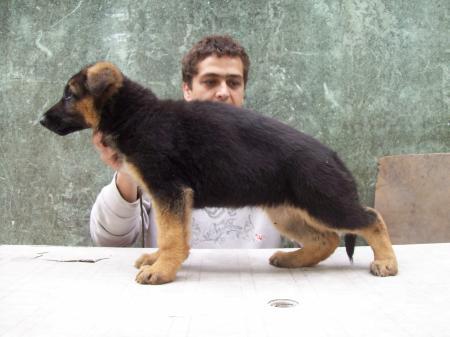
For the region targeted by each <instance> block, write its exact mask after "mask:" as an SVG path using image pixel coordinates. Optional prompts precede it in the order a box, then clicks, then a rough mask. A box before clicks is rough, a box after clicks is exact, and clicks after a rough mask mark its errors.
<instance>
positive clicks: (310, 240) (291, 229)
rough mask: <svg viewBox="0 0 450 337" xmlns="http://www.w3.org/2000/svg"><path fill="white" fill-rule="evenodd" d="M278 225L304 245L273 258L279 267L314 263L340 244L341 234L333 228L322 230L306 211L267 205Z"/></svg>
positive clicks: (283, 232) (280, 252)
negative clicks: (307, 220)
mask: <svg viewBox="0 0 450 337" xmlns="http://www.w3.org/2000/svg"><path fill="white" fill-rule="evenodd" d="M265 211H266V212H267V214H268V215H269V217H270V218H271V220H272V222H273V223H274V225H275V227H276V228H277V229H278V230H279V231H280V232H281V233H282V234H283V235H285V236H287V237H288V238H290V239H293V240H295V241H297V242H298V243H300V244H301V245H302V248H301V249H298V250H296V251H293V252H282V251H278V252H276V253H275V254H273V255H272V256H271V258H270V260H269V262H270V264H272V265H273V266H276V267H285V268H298V267H311V266H314V265H316V264H318V263H319V262H321V261H323V260H325V259H326V258H328V257H329V256H330V255H331V254H333V252H334V251H335V250H336V248H337V247H338V245H339V241H340V240H339V236H338V235H337V234H336V233H334V232H332V231H322V230H318V229H316V228H314V227H312V226H310V225H308V224H307V222H306V220H305V219H304V217H303V216H302V213H301V212H299V211H296V210H295V209H294V208H291V207H276V208H266V209H265Z"/></svg>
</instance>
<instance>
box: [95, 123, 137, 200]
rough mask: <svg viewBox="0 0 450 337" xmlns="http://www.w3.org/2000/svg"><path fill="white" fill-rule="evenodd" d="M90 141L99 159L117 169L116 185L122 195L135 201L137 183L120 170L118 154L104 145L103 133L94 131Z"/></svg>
mask: <svg viewBox="0 0 450 337" xmlns="http://www.w3.org/2000/svg"><path fill="white" fill-rule="evenodd" d="M92 143H93V144H94V146H95V148H96V149H97V150H98V152H99V153H100V158H101V160H102V161H103V162H104V163H105V164H106V165H108V166H109V167H111V168H113V169H114V170H115V171H117V176H116V186H117V189H118V190H119V192H120V194H121V195H122V197H123V198H124V199H125V200H126V201H128V202H134V201H136V200H137V198H138V197H137V184H136V182H135V181H134V180H133V178H131V176H130V175H129V174H128V173H126V172H123V171H121V168H122V166H123V162H122V160H121V159H120V158H119V154H118V153H117V152H116V151H114V150H113V149H112V148H110V147H109V146H106V145H105V143H104V142H103V134H102V133H101V132H99V131H97V132H94V134H93V135H92Z"/></svg>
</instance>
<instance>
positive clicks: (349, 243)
mask: <svg viewBox="0 0 450 337" xmlns="http://www.w3.org/2000/svg"><path fill="white" fill-rule="evenodd" d="M344 242H345V250H346V252H347V256H348V258H349V259H350V262H353V253H354V252H355V244H356V235H355V234H345V236H344Z"/></svg>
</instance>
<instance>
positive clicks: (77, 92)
mask: <svg viewBox="0 0 450 337" xmlns="http://www.w3.org/2000/svg"><path fill="white" fill-rule="evenodd" d="M69 89H70V92H72V93H73V94H74V95H76V96H81V93H80V87H79V86H78V83H77V82H76V81H74V80H71V81H70V82H69Z"/></svg>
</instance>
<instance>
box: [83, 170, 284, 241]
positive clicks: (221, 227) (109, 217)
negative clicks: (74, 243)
mask: <svg viewBox="0 0 450 337" xmlns="http://www.w3.org/2000/svg"><path fill="white" fill-rule="evenodd" d="M143 207H144V217H143V218H144V227H145V233H144V236H145V246H146V247H157V243H156V237H157V235H156V231H157V227H156V223H155V218H154V213H153V211H152V207H151V200H150V199H149V197H148V196H147V195H144V196H143ZM141 228H142V225H141V210H140V206H139V200H138V201H135V202H133V203H129V202H127V201H126V200H124V199H123V198H122V196H121V195H120V192H119V190H118V189H117V186H116V183H115V176H114V179H113V180H112V181H111V183H110V184H109V185H107V186H105V187H104V188H103V189H102V190H101V192H100V194H99V195H98V196H97V199H96V201H95V203H94V206H93V207H92V210H91V218H90V231H91V237H92V240H93V241H94V242H95V243H96V244H97V245H100V246H115V247H117V246H123V247H126V246H131V245H133V244H134V242H135V241H136V240H137V238H138V237H139V236H140V233H141V231H142V230H141ZM191 247H192V248H276V247H281V236H280V234H279V233H278V231H277V230H276V229H275V227H274V226H273V224H272V222H271V220H270V219H269V217H268V216H267V215H266V213H265V212H264V211H263V210H262V209H260V208H257V207H244V208H238V209H230V208H204V209H196V210H194V211H193V212H192V221H191Z"/></svg>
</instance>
